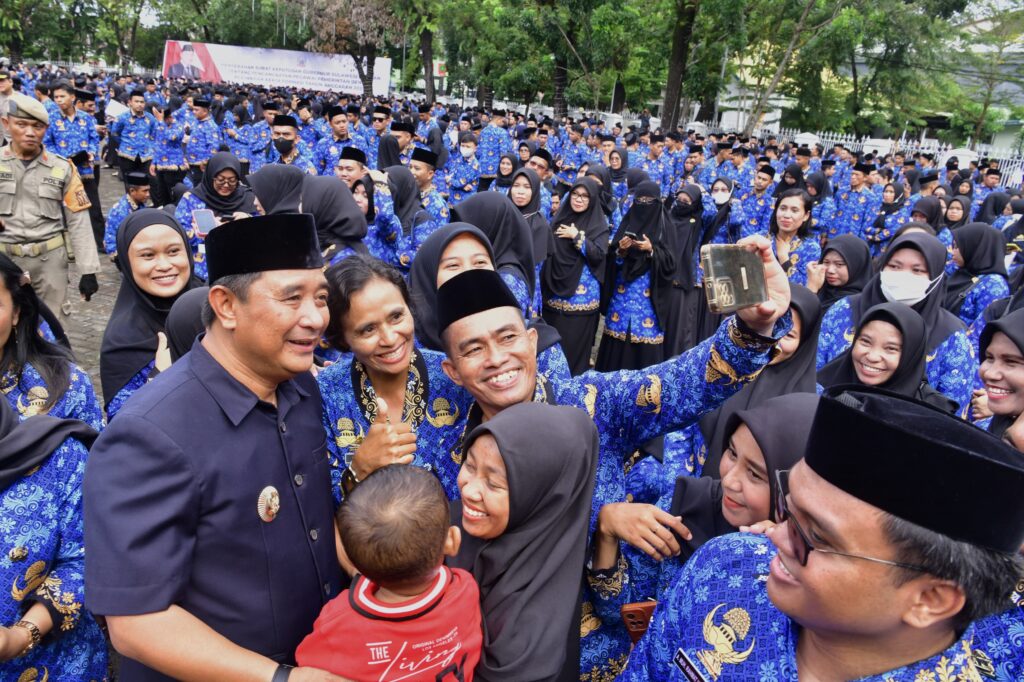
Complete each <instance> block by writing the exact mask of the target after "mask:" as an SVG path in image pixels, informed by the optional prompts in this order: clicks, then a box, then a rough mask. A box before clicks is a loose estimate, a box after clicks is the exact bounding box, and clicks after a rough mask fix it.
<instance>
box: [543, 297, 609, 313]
mask: <svg viewBox="0 0 1024 682" xmlns="http://www.w3.org/2000/svg"><path fill="white" fill-rule="evenodd" d="M600 304H601V302H600V301H593V302H591V303H569V301H566V300H564V299H560V298H552V299H548V300H547V301H544V305H545V306H547V307H548V308H551V309H552V310H557V311H559V312H563V313H586V312H591V311H594V310H597V308H598V306H600Z"/></svg>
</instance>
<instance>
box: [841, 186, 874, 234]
mask: <svg viewBox="0 0 1024 682" xmlns="http://www.w3.org/2000/svg"><path fill="white" fill-rule="evenodd" d="M835 199H836V216H835V219H834V220H833V221H832V224H831V225H830V226H829V229H828V238H829V239H833V238H835V237H838V236H839V235H841V234H853V235H856V236H858V237H860V238H861V239H864V237H865V235H866V234H867V227H868V226H870V225H871V224H872V223H873V222H874V221H875V216H877V215H878V209H879V207H880V206H881V205H882V203H881V202H882V200H881V198H880V197H879V196H878V195H877V194H875V193H874V192H872V191H871V190H870V189H868V188H867V186H861V188H860V189H858V190H853V189H847V190H845V191H843V192H840V193H839V194H838V195H837V196H836V197H835Z"/></svg>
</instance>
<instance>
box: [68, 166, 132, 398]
mask: <svg viewBox="0 0 1024 682" xmlns="http://www.w3.org/2000/svg"><path fill="white" fill-rule="evenodd" d="M100 172H101V173H102V176H101V179H100V204H101V205H102V207H103V215H104V217H105V216H106V215H107V212H108V211H109V210H110V208H111V207H112V206H113V205H114V204H115V203H117V200H118V199H120V198H121V196H123V195H124V186H123V185H122V184H121V181H120V180H118V179H117V178H116V177H114V176H113V175H112V173H113V172H114V171H112V170H111V169H109V168H103V169H101V171H100ZM100 263H101V264H102V265H103V270H102V272H101V273H100V275H99V282H100V290H99V293H97V294H96V295H95V296H93V297H92V300H91V301H89V302H88V303H86V302H85V301H83V300H81V297H80V296H79V294H78V274H77V273H74V274H73V275H72V277H71V292H70V297H71V300H72V301H75V312H74V313H73V314H72V316H71V322H70V323H69V324H68V325H67V327H68V328H67V332H68V338H69V339H70V340H71V348H72V349H73V350H74V351H75V358H76V359H77V361H78V364H79V366H81V367H82V369H84V370H85V371H86V372H88V373H89V376H90V377H92V382H93V385H94V386H95V387H96V393H97V394H99V393H100V344H101V343H102V342H103V330H104V329H105V328H106V326H107V320H108V319H109V318H110V311H111V309H112V308H113V307H114V299H115V298H117V290H118V288H119V287H120V282H121V275H120V274H119V273H118V271H117V268H116V267H114V264H113V263H111V262H110V258H109V257H108V256H106V255H101V256H100Z"/></svg>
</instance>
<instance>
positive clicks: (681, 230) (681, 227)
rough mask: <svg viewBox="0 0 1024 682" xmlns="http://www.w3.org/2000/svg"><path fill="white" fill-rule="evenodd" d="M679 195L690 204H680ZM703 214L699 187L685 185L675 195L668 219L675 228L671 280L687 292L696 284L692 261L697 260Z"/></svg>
mask: <svg viewBox="0 0 1024 682" xmlns="http://www.w3.org/2000/svg"><path fill="white" fill-rule="evenodd" d="M679 194H685V195H686V196H688V197H689V198H690V203H689V204H684V203H681V202H680V201H679V198H678V197H679ZM703 214H704V201H703V198H702V195H701V191H700V187H698V186H697V185H685V186H684V187H683V188H682V189H680V190H679V192H678V193H677V194H676V201H675V203H673V204H672V210H671V211H670V212H669V217H670V219H671V220H672V225H673V227H674V228H675V244H676V251H675V256H676V272H675V276H674V277H673V279H674V280H675V281H676V282H678V284H679V286H680V287H681V288H683V289H685V290H687V291H690V290H691V289H693V287H694V286H695V284H696V282H694V261H695V259H696V258H697V249H698V248H700V244H701V239H702V236H703V233H704V232H703V226H704V218H703Z"/></svg>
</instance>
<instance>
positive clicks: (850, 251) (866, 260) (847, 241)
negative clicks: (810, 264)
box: [808, 234, 873, 310]
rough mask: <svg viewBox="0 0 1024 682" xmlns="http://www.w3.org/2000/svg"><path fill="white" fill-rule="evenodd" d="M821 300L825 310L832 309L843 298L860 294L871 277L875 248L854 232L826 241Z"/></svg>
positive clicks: (812, 288) (811, 287)
mask: <svg viewBox="0 0 1024 682" xmlns="http://www.w3.org/2000/svg"><path fill="white" fill-rule="evenodd" d="M820 273H821V274H820V277H821V281H820V282H817V281H816V282H814V286H811V283H810V282H809V283H808V286H809V287H810V289H811V290H812V291H813V290H814V289H815V288H817V290H818V300H820V301H821V307H822V309H823V310H828V309H829V308H831V307H832V305H833V304H834V303H835V302H836V301H838V300H839V299H842V298H846V297H847V296H853V295H854V294H859V293H860V292H861V291H862V290H863V289H864V286H865V285H866V284H867V283H868V280H869V279H871V275H872V274H873V273H872V272H871V252H870V251H869V250H868V245H867V243H866V242H865V241H864V240H863V239H861V238H859V237H857V236H856V235H853V234H843V235H839V236H838V237H836V238H835V239H830V240H828V242H827V243H826V244H825V249H824V251H823V252H822V254H821V268H820Z"/></svg>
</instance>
